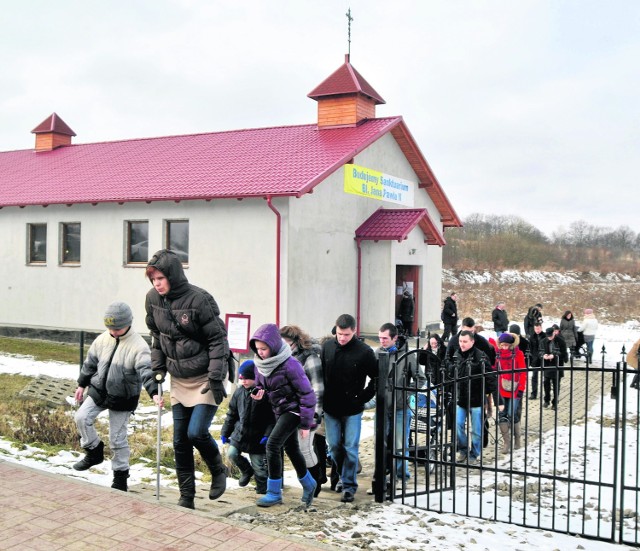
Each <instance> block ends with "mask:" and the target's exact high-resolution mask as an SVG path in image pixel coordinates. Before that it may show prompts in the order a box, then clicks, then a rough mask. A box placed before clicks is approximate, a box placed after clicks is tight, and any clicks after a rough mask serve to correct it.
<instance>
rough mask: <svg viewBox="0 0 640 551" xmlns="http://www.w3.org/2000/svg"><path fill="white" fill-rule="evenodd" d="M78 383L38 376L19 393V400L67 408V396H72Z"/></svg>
mask: <svg viewBox="0 0 640 551" xmlns="http://www.w3.org/2000/svg"><path fill="white" fill-rule="evenodd" d="M76 388H78V383H76V382H75V381H72V380H71V379H56V378H54V377H49V376H47V375H40V376H39V377H38V378H37V379H34V380H33V381H31V382H30V383H29V384H28V385H27V386H25V387H24V388H23V389H22V390H21V391H20V393H19V396H20V397H21V398H27V399H35V400H44V401H45V402H47V404H48V405H50V406H68V405H69V403H68V402H67V397H68V396H73V395H74V393H75V391H76Z"/></svg>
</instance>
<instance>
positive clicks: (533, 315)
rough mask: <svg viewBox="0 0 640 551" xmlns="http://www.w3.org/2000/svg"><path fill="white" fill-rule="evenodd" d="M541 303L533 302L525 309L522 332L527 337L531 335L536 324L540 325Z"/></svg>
mask: <svg viewBox="0 0 640 551" xmlns="http://www.w3.org/2000/svg"><path fill="white" fill-rule="evenodd" d="M542 322H543V320H542V304H540V303H538V304H534V305H533V306H531V308H529V310H528V311H527V315H526V316H525V317H524V332H525V335H527V337H529V338H530V337H531V335H532V334H533V328H534V326H535V325H536V324H540V325H542Z"/></svg>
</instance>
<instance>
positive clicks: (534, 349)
mask: <svg viewBox="0 0 640 551" xmlns="http://www.w3.org/2000/svg"><path fill="white" fill-rule="evenodd" d="M544 338H545V333H544V331H543V330H542V325H541V324H540V323H536V324H534V326H533V333H531V336H530V337H529V355H528V356H525V358H527V359H528V360H529V367H530V368H531V370H532V372H533V375H531V394H530V395H529V399H530V400H537V399H538V390H539V389H540V367H542V361H541V357H540V345H541V344H542V341H543V340H544Z"/></svg>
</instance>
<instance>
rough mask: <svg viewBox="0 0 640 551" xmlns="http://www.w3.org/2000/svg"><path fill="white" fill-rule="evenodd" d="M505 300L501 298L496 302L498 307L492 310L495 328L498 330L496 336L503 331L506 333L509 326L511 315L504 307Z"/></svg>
mask: <svg viewBox="0 0 640 551" xmlns="http://www.w3.org/2000/svg"><path fill="white" fill-rule="evenodd" d="M504 306H505V304H504V302H503V301H502V300H501V301H500V302H498V304H496V307H495V308H494V309H493V312H491V319H492V320H493V330H494V331H495V332H496V336H497V337H499V336H500V335H502V333H505V332H506V331H507V329H508V328H509V317H508V316H507V311H506V310H505V309H504Z"/></svg>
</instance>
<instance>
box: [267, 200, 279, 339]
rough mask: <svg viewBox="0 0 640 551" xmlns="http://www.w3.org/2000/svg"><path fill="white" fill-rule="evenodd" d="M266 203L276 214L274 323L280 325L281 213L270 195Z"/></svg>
mask: <svg viewBox="0 0 640 551" xmlns="http://www.w3.org/2000/svg"><path fill="white" fill-rule="evenodd" d="M266 199H267V205H269V208H270V209H271V210H272V211H273V212H274V213H275V215H276V325H277V326H278V327H280V242H281V237H280V228H281V225H282V222H281V220H282V215H281V214H280V212H278V209H276V207H274V206H273V203H272V202H271V195H267V197H266Z"/></svg>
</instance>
